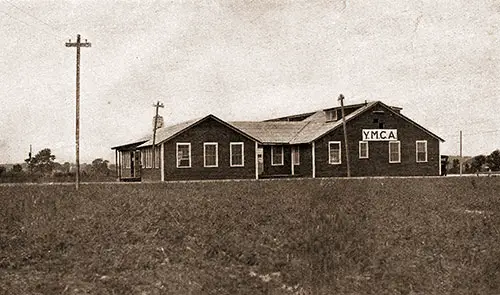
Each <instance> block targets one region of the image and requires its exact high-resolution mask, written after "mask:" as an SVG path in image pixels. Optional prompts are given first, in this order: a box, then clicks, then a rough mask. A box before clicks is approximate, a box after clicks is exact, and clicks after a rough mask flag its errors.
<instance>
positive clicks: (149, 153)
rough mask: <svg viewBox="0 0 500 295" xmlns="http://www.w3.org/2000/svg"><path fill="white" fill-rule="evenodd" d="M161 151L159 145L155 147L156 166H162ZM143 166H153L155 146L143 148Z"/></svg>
mask: <svg viewBox="0 0 500 295" xmlns="http://www.w3.org/2000/svg"><path fill="white" fill-rule="evenodd" d="M160 153H161V149H160V147H159V146H157V147H156V148H155V168H160ZM141 166H142V168H153V148H152V147H148V148H144V149H142V150H141Z"/></svg>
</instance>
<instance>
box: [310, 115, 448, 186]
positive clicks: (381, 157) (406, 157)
mask: <svg viewBox="0 0 500 295" xmlns="http://www.w3.org/2000/svg"><path fill="white" fill-rule="evenodd" d="M373 111H384V114H374V113H373ZM374 119H378V120H379V122H377V123H375V122H374ZM380 122H383V124H384V126H383V128H384V129H397V130H398V140H399V141H400V144H401V163H389V143H388V142H387V141H370V142H369V143H368V149H369V158H368V159H359V141H360V140H361V139H362V134H361V132H362V129H379V128H380V126H379V123H380ZM347 135H348V141H349V142H348V143H349V151H350V152H349V157H350V161H351V165H350V166H351V176H433V175H435V176H437V175H439V165H440V159H439V140H438V139H436V138H435V137H432V136H431V135H429V134H428V133H427V132H425V131H424V130H422V129H420V128H418V127H417V126H415V125H413V124H411V123H410V122H408V121H406V120H404V119H402V118H400V117H398V116H396V115H395V114H393V113H391V112H389V111H388V110H387V109H385V108H384V107H383V106H376V107H374V108H373V109H372V110H369V111H367V112H365V113H364V114H362V115H360V116H359V117H357V118H355V119H353V120H351V121H350V122H348V123H347ZM417 140H427V157H428V160H427V162H425V163H417V161H416V141H417ZM329 141H340V142H341V150H342V154H341V159H342V163H341V164H339V165H332V164H329V163H328V142H329ZM315 144H316V149H315V153H316V177H331V176H333V177H339V176H340V177H342V176H347V165H346V156H345V146H344V133H343V129H342V128H338V129H336V130H334V131H332V132H330V133H328V134H327V135H325V136H324V137H322V138H320V139H318V140H316V143H315Z"/></svg>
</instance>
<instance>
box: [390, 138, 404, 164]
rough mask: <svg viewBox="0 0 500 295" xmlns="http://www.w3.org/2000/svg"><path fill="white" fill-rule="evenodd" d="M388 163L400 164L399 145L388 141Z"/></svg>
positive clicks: (397, 142) (396, 142)
mask: <svg viewBox="0 0 500 295" xmlns="http://www.w3.org/2000/svg"><path fill="white" fill-rule="evenodd" d="M389 163H401V143H400V142H399V141H389Z"/></svg>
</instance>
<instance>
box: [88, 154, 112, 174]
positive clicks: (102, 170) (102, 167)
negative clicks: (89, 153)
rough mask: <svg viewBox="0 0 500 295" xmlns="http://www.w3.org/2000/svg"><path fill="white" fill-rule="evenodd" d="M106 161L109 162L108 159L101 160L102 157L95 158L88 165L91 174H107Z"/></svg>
mask: <svg viewBox="0 0 500 295" xmlns="http://www.w3.org/2000/svg"><path fill="white" fill-rule="evenodd" d="M108 163H109V161H108V160H103V159H102V158H97V159H95V160H94V161H92V166H91V167H90V170H91V172H92V174H93V175H99V176H108V175H109V168H108Z"/></svg>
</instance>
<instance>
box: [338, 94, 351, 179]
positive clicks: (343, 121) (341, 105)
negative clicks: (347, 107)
mask: <svg viewBox="0 0 500 295" xmlns="http://www.w3.org/2000/svg"><path fill="white" fill-rule="evenodd" d="M339 100H340V109H341V111H342V125H343V126H344V143H345V159H346V163H347V177H351V166H350V163H349V145H348V144H347V128H346V126H345V114H344V96H343V95H342V94H340V95H339Z"/></svg>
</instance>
